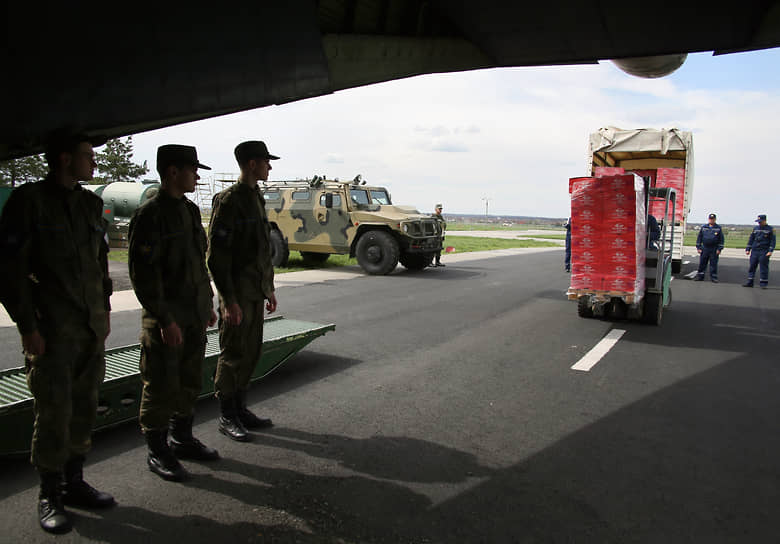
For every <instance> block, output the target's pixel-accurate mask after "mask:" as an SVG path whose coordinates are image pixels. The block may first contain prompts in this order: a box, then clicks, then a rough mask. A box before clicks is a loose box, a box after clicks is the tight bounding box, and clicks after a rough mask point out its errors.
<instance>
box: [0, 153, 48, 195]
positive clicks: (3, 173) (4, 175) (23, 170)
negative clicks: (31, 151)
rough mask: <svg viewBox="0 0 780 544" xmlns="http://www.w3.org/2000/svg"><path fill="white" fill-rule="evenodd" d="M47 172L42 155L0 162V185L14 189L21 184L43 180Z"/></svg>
mask: <svg viewBox="0 0 780 544" xmlns="http://www.w3.org/2000/svg"><path fill="white" fill-rule="evenodd" d="M48 172H49V168H48V167H47V166H46V161H45V160H44V158H43V155H33V156H31V157H22V158H21V159H11V160H10V161H2V162H0V185H2V186H4V187H16V186H17V185H21V184H22V183H28V182H30V181H37V180H39V179H43V178H45V177H46V174H47V173H48Z"/></svg>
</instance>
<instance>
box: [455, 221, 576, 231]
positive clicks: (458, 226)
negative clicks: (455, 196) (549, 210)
mask: <svg viewBox="0 0 780 544" xmlns="http://www.w3.org/2000/svg"><path fill="white" fill-rule="evenodd" d="M562 228H563V227H561V226H555V225H529V224H523V225H517V224H514V225H512V226H509V227H505V226H503V225H500V224H496V223H456V222H454V221H448V222H447V230H448V231H458V230H467V231H472V230H560V229H562Z"/></svg>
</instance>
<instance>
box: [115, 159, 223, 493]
mask: <svg viewBox="0 0 780 544" xmlns="http://www.w3.org/2000/svg"><path fill="white" fill-rule="evenodd" d="M198 168H205V169H207V170H210V168H209V167H208V166H204V165H202V164H200V163H199V162H198V154H197V151H196V149H195V148H194V147H191V146H186V145H176V144H171V145H164V146H161V147H159V148H158V149H157V172H158V173H159V174H160V180H161V181H162V187H161V188H160V191H159V192H158V193H157V194H156V195H155V196H153V197H152V198H150V199H149V200H147V201H146V202H145V203H144V204H143V205H142V206H141V207H139V208H138V209H137V210H136V211H135V213H133V217H132V219H131V220H130V230H129V240H130V247H129V249H128V262H129V267H130V281H131V282H132V284H133V289H134V290H135V294H136V296H137V297H138V300H139V302H140V303H141V306H143V312H142V314H141V362H140V367H141V381H142V382H143V391H142V394H141V407H140V414H139V417H138V420H139V423H140V424H141V429H142V430H143V432H144V434H145V436H146V442H147V444H148V447H149V453H148V456H147V464H148V466H149V470H151V471H152V472H154V473H155V474H157V475H158V476H160V477H161V478H163V479H166V480H172V481H182V480H184V479H186V478H187V476H188V474H187V471H186V470H185V469H184V467H182V465H181V463H179V459H194V460H200V461H210V460H215V459H219V453H217V451H216V450H214V449H212V448H209V447H207V446H205V445H204V444H203V443H202V442H201V441H200V440H198V439H197V438H195V437H193V436H192V423H193V419H194V412H195V401H196V400H197V398H198V395H199V394H200V391H201V382H202V367H203V360H204V358H205V350H206V327H207V326H209V327H210V326H212V325H214V323H216V321H217V315H216V313H214V309H213V298H214V292H213V291H212V290H211V282H210V281H209V275H208V272H207V270H206V244H207V240H206V233H205V232H204V230H203V225H202V224H201V218H200V210H199V209H198V206H197V205H195V204H194V203H193V202H192V201H190V200H188V199H187V198H186V197H185V196H184V195H185V193H191V192H193V191H194V190H195V185H196V182H197V181H198V180H199V179H200V176H199V175H198ZM169 429H170V433H171V441H170V444H169V443H168V431H169Z"/></svg>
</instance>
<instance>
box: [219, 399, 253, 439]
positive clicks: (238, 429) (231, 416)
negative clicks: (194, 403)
mask: <svg viewBox="0 0 780 544" xmlns="http://www.w3.org/2000/svg"><path fill="white" fill-rule="evenodd" d="M219 410H220V412H221V413H222V414H221V415H220V416H219V432H221V433H222V434H224V435H225V436H227V437H228V438H232V439H233V440H238V441H239V442H248V441H249V440H250V439H251V437H250V436H249V433H247V432H246V429H245V428H244V426H243V425H242V424H241V420H240V419H239V418H238V411H237V408H236V397H225V398H221V399H219Z"/></svg>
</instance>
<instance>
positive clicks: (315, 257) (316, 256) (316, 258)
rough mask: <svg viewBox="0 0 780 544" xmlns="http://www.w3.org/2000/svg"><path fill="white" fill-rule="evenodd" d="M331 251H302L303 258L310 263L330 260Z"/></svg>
mask: <svg viewBox="0 0 780 544" xmlns="http://www.w3.org/2000/svg"><path fill="white" fill-rule="evenodd" d="M328 257H330V253H315V252H313V251H301V258H302V259H303V260H304V261H306V262H309V263H315V264H322V263H324V262H325V261H327V260H328Z"/></svg>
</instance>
